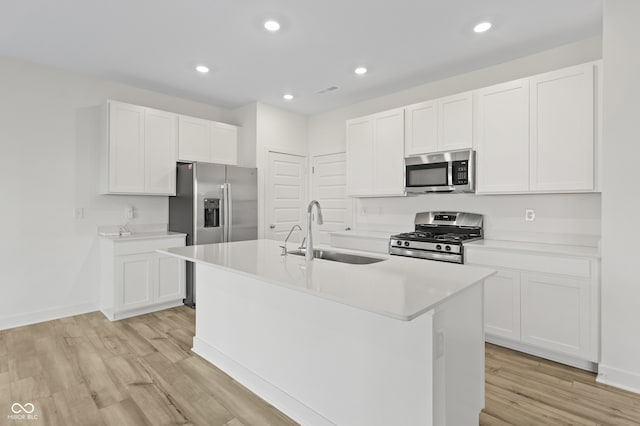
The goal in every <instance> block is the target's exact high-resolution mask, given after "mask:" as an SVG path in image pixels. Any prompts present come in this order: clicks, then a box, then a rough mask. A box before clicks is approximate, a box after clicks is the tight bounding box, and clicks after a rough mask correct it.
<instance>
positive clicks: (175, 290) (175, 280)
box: [155, 254, 185, 303]
mask: <svg viewBox="0 0 640 426" xmlns="http://www.w3.org/2000/svg"><path fill="white" fill-rule="evenodd" d="M155 256H156V265H155V272H156V275H157V276H156V280H155V284H156V295H155V301H156V302H157V303H163V302H171V301H174V300H181V299H184V298H185V267H184V260H180V259H177V258H175V257H173V256H164V255H160V254H156V255H155Z"/></svg>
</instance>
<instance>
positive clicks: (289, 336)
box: [162, 240, 494, 425]
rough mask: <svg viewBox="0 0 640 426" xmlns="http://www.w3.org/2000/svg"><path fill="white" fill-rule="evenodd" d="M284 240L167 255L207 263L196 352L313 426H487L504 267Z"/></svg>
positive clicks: (201, 273) (200, 282) (201, 279)
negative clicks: (286, 246) (487, 312)
mask: <svg viewBox="0 0 640 426" xmlns="http://www.w3.org/2000/svg"><path fill="white" fill-rule="evenodd" d="M280 244H281V242H278V241H272V240H257V241H242V242H233V243H224V244H209V245H202V246H189V247H179V248H172V249H166V250H162V253H165V254H169V255H172V256H176V257H179V258H181V259H185V260H188V261H193V262H195V263H196V282H197V286H198V289H197V293H198V299H197V309H196V335H195V337H194V342H193V351H194V352H196V353H197V354H199V355H200V356H202V357H203V358H205V359H206V360H208V361H209V362H211V363H213V364H215V365H216V366H217V367H219V368H220V369H222V370H223V371H225V372H226V373H228V374H229V375H230V376H232V377H233V378H234V379H236V380H237V381H238V382H240V383H242V384H243V385H245V386H246V387H247V388H249V389H251V390H252V391H253V392H255V393H256V394H257V395H259V396H261V397H262V398H264V399H265V400H266V401H268V402H270V403H271V404H273V405H274V406H275V407H277V408H278V409H280V410H281V411H283V412H284V413H286V414H287V415H289V416H290V417H291V418H293V419H294V420H296V421H298V422H300V423H301V424H304V425H332V424H340V425H390V424H398V425H444V424H452V425H467V424H469V425H471V424H478V416H479V413H480V410H481V409H482V408H483V406H484V333H483V309H482V297H483V286H482V283H483V280H484V279H485V278H487V277H488V276H490V275H492V274H493V272H494V271H493V270H491V269H486V268H481V267H472V266H465V265H455V264H448V263H441V262H433V261H425V260H417V259H409V258H403V257H397V256H386V255H380V254H375V255H373V257H378V258H380V259H384V260H383V261H381V262H377V263H372V264H368V265H357V264H346V263H340V262H334V261H328V260H323V259H316V260H313V261H306V260H305V258H304V257H303V256H296V255H292V254H289V255H287V256H282V255H281V252H282V250H281V249H280V247H279V246H280ZM341 251H343V252H349V251H345V250H341ZM351 253H354V252H351ZM358 254H363V253H358ZM369 256H372V255H369Z"/></svg>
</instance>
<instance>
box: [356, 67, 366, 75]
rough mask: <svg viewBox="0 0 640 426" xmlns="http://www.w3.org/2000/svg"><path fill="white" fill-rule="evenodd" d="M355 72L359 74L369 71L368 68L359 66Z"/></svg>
mask: <svg viewBox="0 0 640 426" xmlns="http://www.w3.org/2000/svg"><path fill="white" fill-rule="evenodd" d="M353 72H355V73H356V74H358V75H362V74H366V73H367V69H366V68H365V67H358V68H356V69H355V70H354V71H353Z"/></svg>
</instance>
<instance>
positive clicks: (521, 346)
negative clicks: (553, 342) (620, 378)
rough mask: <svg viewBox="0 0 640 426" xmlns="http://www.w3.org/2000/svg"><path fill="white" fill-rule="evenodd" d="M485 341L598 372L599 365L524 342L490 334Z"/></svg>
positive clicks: (486, 335)
mask: <svg viewBox="0 0 640 426" xmlns="http://www.w3.org/2000/svg"><path fill="white" fill-rule="evenodd" d="M484 340H485V341H486V342H488V343H493V344H495V345H498V346H504V347H505V348H509V349H514V350H516V351H520V352H524V353H528V354H530V355H534V356H538V357H540V358H545V359H548V360H551V361H555V362H559V363H561V364H566V365H569V366H571V367H576V368H580V369H581V370H587V371H592V372H594V373H595V372H597V371H598V364H597V363H595V362H591V361H587V360H584V359H580V358H576V357H573V356H571V355H563V354H558V353H555V352H551V351H548V350H545V349H540V348H538V347H536V346H533V345H528V344H526V343H522V342H515V341H513V340H510V339H506V338H504V337H497V336H492V335H489V334H485V339H484Z"/></svg>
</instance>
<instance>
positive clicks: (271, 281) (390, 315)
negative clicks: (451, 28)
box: [156, 249, 497, 322]
mask: <svg viewBox="0 0 640 426" xmlns="http://www.w3.org/2000/svg"><path fill="white" fill-rule="evenodd" d="M339 251H345V252H352V253H357V252H358V251H357V250H339ZM156 252H157V253H162V254H165V255H168V256H173V257H176V258H178V259H182V260H186V261H188V262H193V263H195V264H198V265H204V266H208V267H211V268H214V269H219V270H222V271H226V272H232V273H235V274H238V275H241V276H245V277H248V278H252V279H257V280H259V281H262V282H265V283H268V284H271V285H275V286H278V287H284V288H287V289H290V290H294V291H297V292H299V293H302V294H307V295H309V296H314V297H318V298H321V299H325V300H330V301H332V302H335V303H339V304H341V305H344V306H350V307H352V308H355V309H360V310H363V311H365V312H369V313H372V314H377V315H382V316H384V317H387V318H392V319H396V320H399V321H404V322H408V321H412V320H414V319H416V318H418V317H419V316H421V315H424V314H425V313H427V312H429V311H430V310H432V309H434V308H435V307H437V306H438V305H441V304H442V303H445V302H447V301H448V300H449V299H451V298H452V297H454V296H455V295H457V294H460V293H462V292H464V291H467V290H468V289H470V288H472V287H474V286H475V285H477V284H479V283H481V282H482V281H484V280H485V279H487V278H489V277H491V276H493V275H495V274H496V273H497V271H496V270H495V269H493V268H491V267H486V266H478V267H481V268H484V269H488V270H491V271H492V272H491V273H490V274H488V275H486V276H484V277H482V278H480V279H478V280H475V281H473V282H471V283H469V284H468V285H466V286H465V287H464V288H463V289H460V290H459V291H457V292H455V293H453V294H450V295H448V296H446V297H443V298H442V299H440V300H438V301H437V302H435V303H432V304H430V305H427V306H426V307H424V308H422V309H420V310H418V311H417V312H414V313H412V314H409V315H398V314H395V313H393V312H389V311H383V310H378V309H374V308H366V307H363V306H358V305H356V304H354V303H348V302H347V301H345V300H343V299H339V298H334V297H329V296H328V295H324V294H316V293H313V294H312V293H310V292H308V291H305V290H303V289H302V288H300V287H297V286H293V285H288V284H287V283H284V282H281V281H278V280H274V279H270V278H267V277H264V276H261V275H257V274H252V273H249V272H245V271H242V270H238V269H234V268H228V267H225V266H222V265H219V264H217V263H212V262H208V261H206V260H202V259H195V258H193V257H190V256H184V255H180V254H177V253H172V252H170V251H168V249H158V250H156ZM474 267H475V265H474Z"/></svg>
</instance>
